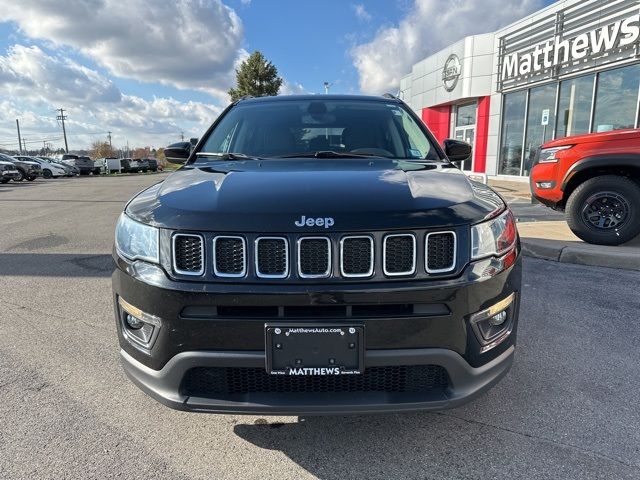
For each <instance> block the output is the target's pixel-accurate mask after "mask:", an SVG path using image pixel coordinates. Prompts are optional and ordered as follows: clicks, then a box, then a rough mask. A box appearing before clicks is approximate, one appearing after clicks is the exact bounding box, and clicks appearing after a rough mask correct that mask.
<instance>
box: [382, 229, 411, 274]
mask: <svg viewBox="0 0 640 480" xmlns="http://www.w3.org/2000/svg"><path fill="white" fill-rule="evenodd" d="M382 257H383V258H382V263H383V266H384V267H383V268H384V274H385V275H387V276H390V277H392V276H398V275H412V274H414V273H415V271H416V237H414V236H413V235H412V234H410V233H400V234H394V235H387V236H386V237H385V238H384V244H383V248H382Z"/></svg>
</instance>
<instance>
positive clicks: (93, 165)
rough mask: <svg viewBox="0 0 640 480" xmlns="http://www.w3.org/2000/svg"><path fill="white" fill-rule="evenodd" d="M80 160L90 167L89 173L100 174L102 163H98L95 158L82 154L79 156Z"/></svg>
mask: <svg viewBox="0 0 640 480" xmlns="http://www.w3.org/2000/svg"><path fill="white" fill-rule="evenodd" d="M78 161H79V162H82V163H84V164H86V165H87V167H89V168H90V172H89V173H93V174H94V175H100V165H96V163H95V162H94V161H93V160H91V158H90V157H86V156H81V157H78Z"/></svg>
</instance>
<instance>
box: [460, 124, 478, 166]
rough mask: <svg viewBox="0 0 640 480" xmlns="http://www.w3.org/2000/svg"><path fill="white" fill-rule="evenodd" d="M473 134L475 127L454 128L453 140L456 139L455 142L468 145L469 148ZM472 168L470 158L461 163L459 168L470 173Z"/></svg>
mask: <svg viewBox="0 0 640 480" xmlns="http://www.w3.org/2000/svg"><path fill="white" fill-rule="evenodd" d="M475 133H476V127H475V126H471V127H456V134H455V138H456V140H462V141H463V142H467V143H470V144H471V146H473V140H474V138H475ZM472 166H473V165H472V160H471V158H470V159H469V160H465V161H464V162H462V164H461V165H460V168H462V170H464V171H466V172H468V171H471V168H472Z"/></svg>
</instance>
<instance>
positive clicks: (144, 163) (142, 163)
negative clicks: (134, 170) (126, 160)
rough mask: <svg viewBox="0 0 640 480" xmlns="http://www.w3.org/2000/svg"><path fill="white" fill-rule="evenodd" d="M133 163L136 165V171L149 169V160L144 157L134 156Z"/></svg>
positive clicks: (144, 171) (145, 171)
mask: <svg viewBox="0 0 640 480" xmlns="http://www.w3.org/2000/svg"><path fill="white" fill-rule="evenodd" d="M133 163H134V164H135V165H137V166H138V171H139V172H143V173H147V172H148V171H149V160H147V159H146V158H134V159H133Z"/></svg>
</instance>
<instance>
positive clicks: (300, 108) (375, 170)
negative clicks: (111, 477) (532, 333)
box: [112, 95, 522, 415]
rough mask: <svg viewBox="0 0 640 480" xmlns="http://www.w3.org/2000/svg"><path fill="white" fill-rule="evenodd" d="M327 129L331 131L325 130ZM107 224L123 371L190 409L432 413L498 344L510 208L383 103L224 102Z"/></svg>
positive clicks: (474, 382) (505, 312)
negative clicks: (112, 224)
mask: <svg viewBox="0 0 640 480" xmlns="http://www.w3.org/2000/svg"><path fill="white" fill-rule="evenodd" d="M328 131H330V132H331V135H327V132H328ZM165 154H166V157H167V158H171V159H173V161H174V162H181V163H184V166H183V167H182V168H181V169H179V170H178V171H176V172H175V173H173V174H172V175H170V176H168V177H167V178H166V179H165V180H164V181H163V182H160V183H158V184H155V185H153V186H151V187H149V188H147V189H146V190H144V191H142V192H140V193H139V194H137V195H136V196H134V198H133V199H132V200H131V201H130V202H129V203H128V204H127V206H126V207H125V210H124V212H123V213H122V214H121V216H120V218H119V220H118V223H117V226H116V234H115V249H114V259H115V261H116V265H117V268H116V271H115V272H114V274H113V277H112V280H113V293H114V295H113V298H114V300H115V313H116V325H117V331H118V338H119V343H120V354H121V360H122V363H123V366H124V368H125V370H126V372H127V374H128V375H129V377H130V378H131V379H132V380H133V381H134V382H135V383H136V384H137V385H138V386H140V387H141V388H142V389H143V390H144V391H145V392H146V393H147V394H149V395H151V396H152V397H154V398H156V399H157V400H159V401H160V402H162V403H164V404H165V405H168V406H170V407H172V408H176V409H181V410H190V411H198V412H205V411H207V412H227V413H229V412H239V413H253V414H256V413H260V414H291V415H298V414H343V413H353V412H390V411H398V410H420V409H427V410H429V409H443V408H450V407H455V406H458V405H461V404H463V403H465V402H468V401H470V400H471V399H473V398H475V397H477V396H478V395H480V394H481V393H482V392H484V391H486V390H487V389H489V388H491V386H493V385H495V384H496V382H497V381H498V380H499V379H500V378H502V377H503V376H504V375H505V374H506V372H507V371H508V370H509V368H510V366H511V364H512V361H513V356H514V351H515V344H516V330H517V323H518V311H519V305H520V295H521V263H522V262H521V260H520V243H519V237H518V233H517V229H516V223H515V220H514V217H513V215H512V213H511V211H510V210H509V208H508V207H507V205H506V204H505V202H504V201H503V200H502V198H501V197H500V196H499V195H498V194H497V193H495V192H494V191H493V190H492V189H491V188H489V187H488V186H486V185H483V184H481V183H476V182H473V181H471V180H469V179H468V178H467V177H466V176H465V175H464V174H463V173H462V172H461V171H460V170H459V169H458V168H457V167H456V166H455V164H454V163H453V162H456V161H457V162H461V161H465V160H467V159H468V158H469V157H470V156H471V146H470V145H469V144H468V143H465V142H461V141H458V140H445V142H444V147H441V146H440V145H439V144H438V143H437V142H436V140H435V138H434V136H433V135H432V134H431V132H429V130H428V129H427V128H426V126H425V125H424V123H423V122H422V121H421V120H420V118H419V117H417V116H416V115H415V113H414V112H413V111H412V110H411V109H410V108H409V107H408V106H407V105H405V104H404V103H403V102H402V101H401V100H398V99H396V98H394V97H391V96H385V97H364V96H339V95H323V96H312V95H308V96H289V97H287V96H278V97H263V98H254V99H244V100H241V101H238V102H236V103H234V104H233V105H231V106H230V108H228V109H227V110H225V112H224V113H222V114H221V116H220V117H219V118H218V119H217V120H216V121H215V123H214V124H213V126H212V127H211V128H210V129H209V130H208V131H207V133H206V135H205V137H204V138H203V139H202V140H201V141H200V142H199V143H198V144H197V145H196V146H195V148H193V149H192V148H191V146H190V145H188V144H187V145H186V146H178V147H175V148H167V149H166V150H165Z"/></svg>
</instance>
